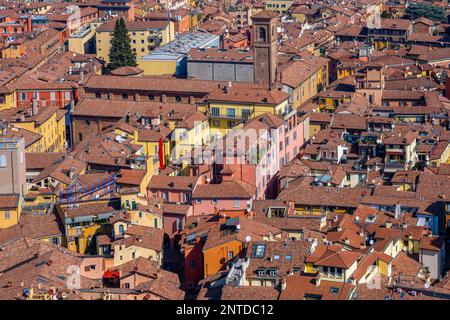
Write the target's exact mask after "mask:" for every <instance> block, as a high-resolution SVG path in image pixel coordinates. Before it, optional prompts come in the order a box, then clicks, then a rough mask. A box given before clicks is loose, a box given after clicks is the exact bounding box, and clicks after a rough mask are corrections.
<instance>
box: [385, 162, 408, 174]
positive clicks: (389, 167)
mask: <svg viewBox="0 0 450 320" xmlns="http://www.w3.org/2000/svg"><path fill="white" fill-rule="evenodd" d="M397 170H405V161H404V160H397V161H396V160H389V161H386V163H385V165H384V171H386V172H394V171H397Z"/></svg>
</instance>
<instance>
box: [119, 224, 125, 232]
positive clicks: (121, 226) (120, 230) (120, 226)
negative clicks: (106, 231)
mask: <svg viewBox="0 0 450 320" xmlns="http://www.w3.org/2000/svg"><path fill="white" fill-rule="evenodd" d="M123 233H124V229H123V225H122V224H120V225H119V234H123Z"/></svg>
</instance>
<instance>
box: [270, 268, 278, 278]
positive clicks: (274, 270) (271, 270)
mask: <svg viewBox="0 0 450 320" xmlns="http://www.w3.org/2000/svg"><path fill="white" fill-rule="evenodd" d="M269 274H270V276H271V277H275V276H276V275H277V274H278V270H277V269H270V271H269Z"/></svg>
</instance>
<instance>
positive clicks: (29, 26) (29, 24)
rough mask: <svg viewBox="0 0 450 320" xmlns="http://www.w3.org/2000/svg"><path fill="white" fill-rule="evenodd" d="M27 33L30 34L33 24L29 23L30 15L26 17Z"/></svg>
mask: <svg viewBox="0 0 450 320" xmlns="http://www.w3.org/2000/svg"><path fill="white" fill-rule="evenodd" d="M27 31H29V32H31V31H33V24H32V21H31V14H28V16H27Z"/></svg>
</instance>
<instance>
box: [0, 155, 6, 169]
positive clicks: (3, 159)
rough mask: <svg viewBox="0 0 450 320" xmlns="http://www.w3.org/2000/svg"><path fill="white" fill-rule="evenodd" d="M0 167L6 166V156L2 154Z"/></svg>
mask: <svg viewBox="0 0 450 320" xmlns="http://www.w3.org/2000/svg"><path fill="white" fill-rule="evenodd" d="M0 168H6V156H5V155H2V156H0Z"/></svg>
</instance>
